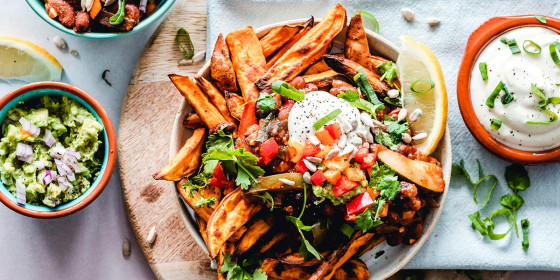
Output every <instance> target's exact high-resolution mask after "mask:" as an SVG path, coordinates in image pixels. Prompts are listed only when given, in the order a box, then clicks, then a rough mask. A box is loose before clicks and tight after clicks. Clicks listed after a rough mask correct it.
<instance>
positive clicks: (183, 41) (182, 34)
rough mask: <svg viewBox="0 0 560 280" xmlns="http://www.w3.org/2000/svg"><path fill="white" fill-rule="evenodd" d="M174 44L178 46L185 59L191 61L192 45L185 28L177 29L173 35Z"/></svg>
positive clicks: (192, 54)
mask: <svg viewBox="0 0 560 280" xmlns="http://www.w3.org/2000/svg"><path fill="white" fill-rule="evenodd" d="M175 42H177V44H178V45H179V48H180V49H181V51H182V52H183V53H184V54H185V58H186V59H191V58H193V56H194V45H193V42H192V40H191V36H190V35H189V32H188V31H187V30H186V29H185V28H182V27H181V28H179V30H177V34H176V35H175Z"/></svg>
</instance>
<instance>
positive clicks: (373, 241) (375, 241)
mask: <svg viewBox="0 0 560 280" xmlns="http://www.w3.org/2000/svg"><path fill="white" fill-rule="evenodd" d="M383 241H385V235H381V234H378V235H376V236H374V237H373V238H372V239H371V240H370V241H369V242H368V243H367V244H366V245H365V246H363V247H362V248H360V251H358V253H356V256H357V257H361V256H362V255H363V254H365V253H367V252H368V251H369V250H371V249H373V247H375V246H377V245H379V244H381V243H383Z"/></svg>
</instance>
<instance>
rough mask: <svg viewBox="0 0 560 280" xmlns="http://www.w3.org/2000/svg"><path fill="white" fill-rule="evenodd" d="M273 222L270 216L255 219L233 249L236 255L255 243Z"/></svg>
mask: <svg viewBox="0 0 560 280" xmlns="http://www.w3.org/2000/svg"><path fill="white" fill-rule="evenodd" d="M273 224H274V218H273V217H272V216H269V217H267V218H266V219H264V218H261V219H257V220H255V221H254V222H253V223H252V224H251V225H250V226H249V227H248V228H247V232H245V235H243V238H242V239H241V240H240V241H239V244H237V249H236V250H235V254H236V255H241V254H243V253H245V252H247V251H248V250H249V249H251V247H253V245H255V244H256V243H257V242H258V241H259V240H260V239H261V238H262V237H263V236H264V235H265V234H266V233H267V232H268V231H269V230H270V228H272V225H273Z"/></svg>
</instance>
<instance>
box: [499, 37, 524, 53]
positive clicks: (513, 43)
mask: <svg viewBox="0 0 560 280" xmlns="http://www.w3.org/2000/svg"><path fill="white" fill-rule="evenodd" d="M500 42H502V43H504V44H506V45H508V47H509V50H510V51H511V53H512V54H518V53H520V52H521V50H520V49H519V46H518V45H517V41H515V39H508V38H506V37H505V36H504V37H502V38H500Z"/></svg>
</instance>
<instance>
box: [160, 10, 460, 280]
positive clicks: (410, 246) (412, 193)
mask: <svg viewBox="0 0 560 280" xmlns="http://www.w3.org/2000/svg"><path fill="white" fill-rule="evenodd" d="M346 13H347V11H346V10H345V8H344V7H343V6H342V5H340V4H338V5H337V6H336V7H334V8H333V9H332V10H330V11H329V12H328V13H327V14H326V15H325V16H324V17H323V18H322V19H315V18H313V17H312V18H310V19H298V20H293V21H289V22H281V23H277V24H272V25H269V26H265V27H261V28H258V29H256V30H254V29H253V28H252V27H245V28H242V29H239V30H236V31H233V32H231V33H229V34H227V35H226V36H223V35H222V34H220V36H219V37H218V39H217V41H216V44H215V47H214V50H213V52H212V57H211V60H210V61H209V62H208V63H206V64H205V65H204V66H203V67H202V68H201V70H200V71H199V72H198V74H197V75H195V76H194V77H192V78H191V77H187V76H182V75H178V74H170V75H169V78H170V79H171V81H172V82H173V84H174V85H175V86H176V87H177V89H178V91H179V93H180V94H182V95H183V96H184V97H185V100H184V101H183V103H182V104H181V105H180V107H179V111H178V113H177V118H176V120H175V125H174V130H173V134H172V136H171V137H172V138H171V146H170V155H171V158H170V163H169V164H168V165H167V166H165V167H163V168H162V169H161V170H160V171H158V172H156V173H155V174H154V176H153V177H154V178H155V179H157V180H167V181H170V182H173V184H174V186H175V188H176V190H177V194H178V200H177V202H178V206H179V208H180V211H181V213H182V215H183V218H184V221H185V224H186V225H187V227H188V229H189V231H190V233H191V234H192V236H193V238H194V239H195V240H196V242H197V243H198V244H199V245H200V247H201V248H202V249H203V250H204V251H205V252H208V255H209V257H210V258H211V259H212V261H213V262H214V263H215V264H216V266H217V277H218V279H266V278H267V277H268V278H271V279H314V280H315V279H385V278H387V277H389V276H390V275H392V274H394V273H395V272H397V271H398V270H399V269H401V268H402V267H403V266H404V265H405V264H406V263H408V262H409V261H410V259H412V257H413V256H414V255H415V254H416V253H417V252H418V250H419V249H420V248H421V247H422V245H423V244H424V243H425V242H426V240H427V239H428V238H429V235H430V233H431V232H432V230H433V229H434V227H435V225H436V222H437V220H438V218H439V215H440V214H441V211H442V208H443V207H442V206H443V204H444V202H445V198H446V195H447V189H448V185H449V178H450V174H451V163H452V162H451V143H450V138H449V134H448V133H447V132H446V133H445V134H444V136H443V137H442V138H441V140H440V143H439V146H438V147H437V149H436V150H435V151H434V152H432V153H430V154H423V153H421V152H418V151H416V149H415V147H414V145H412V144H410V141H409V143H408V144H407V143H405V142H399V141H401V140H398V141H397V140H394V141H396V142H395V143H393V144H394V145H393V144H391V145H389V144H387V143H388V142H386V141H385V140H383V139H382V138H383V137H385V136H387V137H388V135H389V134H390V131H392V130H396V129H397V128H398V129H402V131H403V133H406V132H407V131H408V133H411V132H410V128H408V125H405V123H406V120H402V118H398V112H399V110H400V107H399V104H398V102H396V101H395V100H391V98H389V97H388V92H389V91H390V90H393V89H395V88H397V87H398V78H397V77H396V78H395V80H393V81H392V82H390V81H387V80H384V79H383V78H381V77H383V76H384V75H382V73H380V72H379V68H380V67H379V65H385V66H387V65H391V63H392V62H395V61H396V60H397V58H398V56H399V48H398V47H397V46H395V45H394V44H392V43H391V42H389V41H388V40H386V39H385V38H383V37H381V36H380V35H378V34H376V33H373V32H371V31H369V30H366V29H364V27H363V24H362V20H361V16H360V12H359V11H358V12H357V13H356V14H355V15H354V16H353V17H352V18H351V20H350V21H349V23H348V22H347V21H348V19H347V15H346ZM385 76H387V75H385ZM312 97H313V98H315V99H314V100H316V99H319V101H312V100H311V98H312ZM322 97H324V100H322V99H321V98H322ZM332 98H338V99H341V100H343V103H344V102H348V103H349V104H350V105H351V106H350V108H349V107H346V105H345V104H346V103H344V105H343V106H341V108H342V110H338V109H337V110H333V111H332V112H330V113H329V114H323V113H320V112H323V111H324V110H326V109H325V107H326V106H327V105H326V103H329V105H328V106H333V105H332V104H339V103H338V102H342V101H339V100H338V99H336V100H333V99H332ZM380 100H383V101H380ZM313 102H324V103H313ZM317 104H319V105H317ZM315 105H316V106H317V107H312V106H315ZM306 106H307V107H306ZM310 106H311V107H310ZM335 107H336V106H335ZM301 112H305V114H303V113H301ZM341 112H343V113H341ZM306 114H307V115H306ZM339 116H340V117H339ZM342 116H344V117H342ZM309 118H316V119H314V120H313V122H312V124H313V125H312V127H307V128H308V129H307V128H306V126H305V123H306V122H309V121H310V120H309ZM397 119H400V120H397ZM389 125H391V128H389V127H388V126H389ZM302 127H304V128H302ZM306 129H307V130H306ZM296 132H297V133H300V134H302V133H303V134H304V135H307V136H306V137H307V138H306V139H307V140H306V139H305V137H304V139H303V140H302V139H299V140H298V135H299V134H297V133H296ZM306 133H307V134H306ZM399 133H400V132H399ZM380 135H381V136H380ZM300 138H301V137H300ZM386 139H388V138H386ZM298 141H299V143H298ZM391 143H392V142H391ZM170 185H171V184H170ZM170 187H171V186H170ZM236 277H240V278H236Z"/></svg>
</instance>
